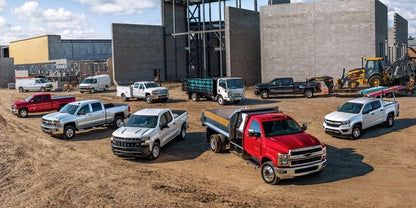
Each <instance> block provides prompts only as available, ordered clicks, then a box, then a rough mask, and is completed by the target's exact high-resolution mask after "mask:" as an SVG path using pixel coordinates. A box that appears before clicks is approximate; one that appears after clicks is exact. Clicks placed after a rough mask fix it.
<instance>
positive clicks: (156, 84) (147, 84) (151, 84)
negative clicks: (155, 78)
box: [144, 82, 160, 88]
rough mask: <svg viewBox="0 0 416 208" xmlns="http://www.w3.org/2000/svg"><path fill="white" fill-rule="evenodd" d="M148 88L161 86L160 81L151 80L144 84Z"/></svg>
mask: <svg viewBox="0 0 416 208" xmlns="http://www.w3.org/2000/svg"><path fill="white" fill-rule="evenodd" d="M144 85H145V86H146V88H153V87H160V86H159V84H158V83H156V82H149V83H145V84H144Z"/></svg>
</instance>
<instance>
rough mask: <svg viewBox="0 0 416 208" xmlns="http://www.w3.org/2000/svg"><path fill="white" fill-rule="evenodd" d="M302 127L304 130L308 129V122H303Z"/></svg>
mask: <svg viewBox="0 0 416 208" xmlns="http://www.w3.org/2000/svg"><path fill="white" fill-rule="evenodd" d="M302 129H303V130H304V131H306V130H307V129H308V123H306V122H303V124H302Z"/></svg>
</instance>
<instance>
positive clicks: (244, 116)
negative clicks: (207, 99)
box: [201, 108, 326, 184]
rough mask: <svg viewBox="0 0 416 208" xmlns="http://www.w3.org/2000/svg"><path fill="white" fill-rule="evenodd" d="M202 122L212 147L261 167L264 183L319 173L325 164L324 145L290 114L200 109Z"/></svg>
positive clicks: (213, 149)
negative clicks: (226, 151) (228, 151)
mask: <svg viewBox="0 0 416 208" xmlns="http://www.w3.org/2000/svg"><path fill="white" fill-rule="evenodd" d="M201 121H202V125H204V126H207V127H208V128H207V131H206V136H207V139H208V140H209V142H210V147H211V150H212V151H214V152H222V151H224V150H225V149H226V146H227V145H228V144H229V146H230V152H232V153H235V154H236V155H238V156H240V157H242V158H243V159H245V160H246V161H247V163H249V164H251V165H253V166H255V167H257V168H258V167H261V176H262V178H263V180H264V181H265V182H266V183H269V184H277V183H278V182H279V180H280V179H288V178H294V177H297V176H303V175H307V174H312V173H314V174H318V173H320V172H321V171H322V170H323V168H324V167H325V166H326V146H325V145H324V144H323V143H321V142H320V141H319V140H318V139H317V138H315V137H314V136H312V135H310V134H307V133H305V130H306V128H307V126H306V123H304V124H303V125H302V127H301V126H299V125H298V123H297V122H296V121H295V120H293V118H291V117H290V116H288V115H286V114H283V113H281V112H280V111H279V110H277V109H274V108H257V109H244V108H243V109H241V108H240V109H217V110H204V111H202V118H201Z"/></svg>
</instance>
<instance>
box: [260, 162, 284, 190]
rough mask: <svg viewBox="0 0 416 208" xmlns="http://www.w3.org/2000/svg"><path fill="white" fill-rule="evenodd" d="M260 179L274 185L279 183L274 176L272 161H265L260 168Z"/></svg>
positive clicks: (278, 179)
mask: <svg viewBox="0 0 416 208" xmlns="http://www.w3.org/2000/svg"><path fill="white" fill-rule="evenodd" d="M261 177H262V178H263V180H264V182H266V183H268V184H272V185H275V184H277V183H278V182H279V181H280V178H279V177H277V176H276V170H275V169H274V165H273V162H272V161H267V162H265V163H263V165H262V166H261Z"/></svg>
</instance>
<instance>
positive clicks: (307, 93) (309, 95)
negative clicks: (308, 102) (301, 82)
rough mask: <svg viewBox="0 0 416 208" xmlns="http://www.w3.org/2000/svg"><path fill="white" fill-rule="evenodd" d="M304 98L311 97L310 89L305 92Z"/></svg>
mask: <svg viewBox="0 0 416 208" xmlns="http://www.w3.org/2000/svg"><path fill="white" fill-rule="evenodd" d="M305 97H306V98H312V97H313V92H312V90H311V89H307V90H305Z"/></svg>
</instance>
